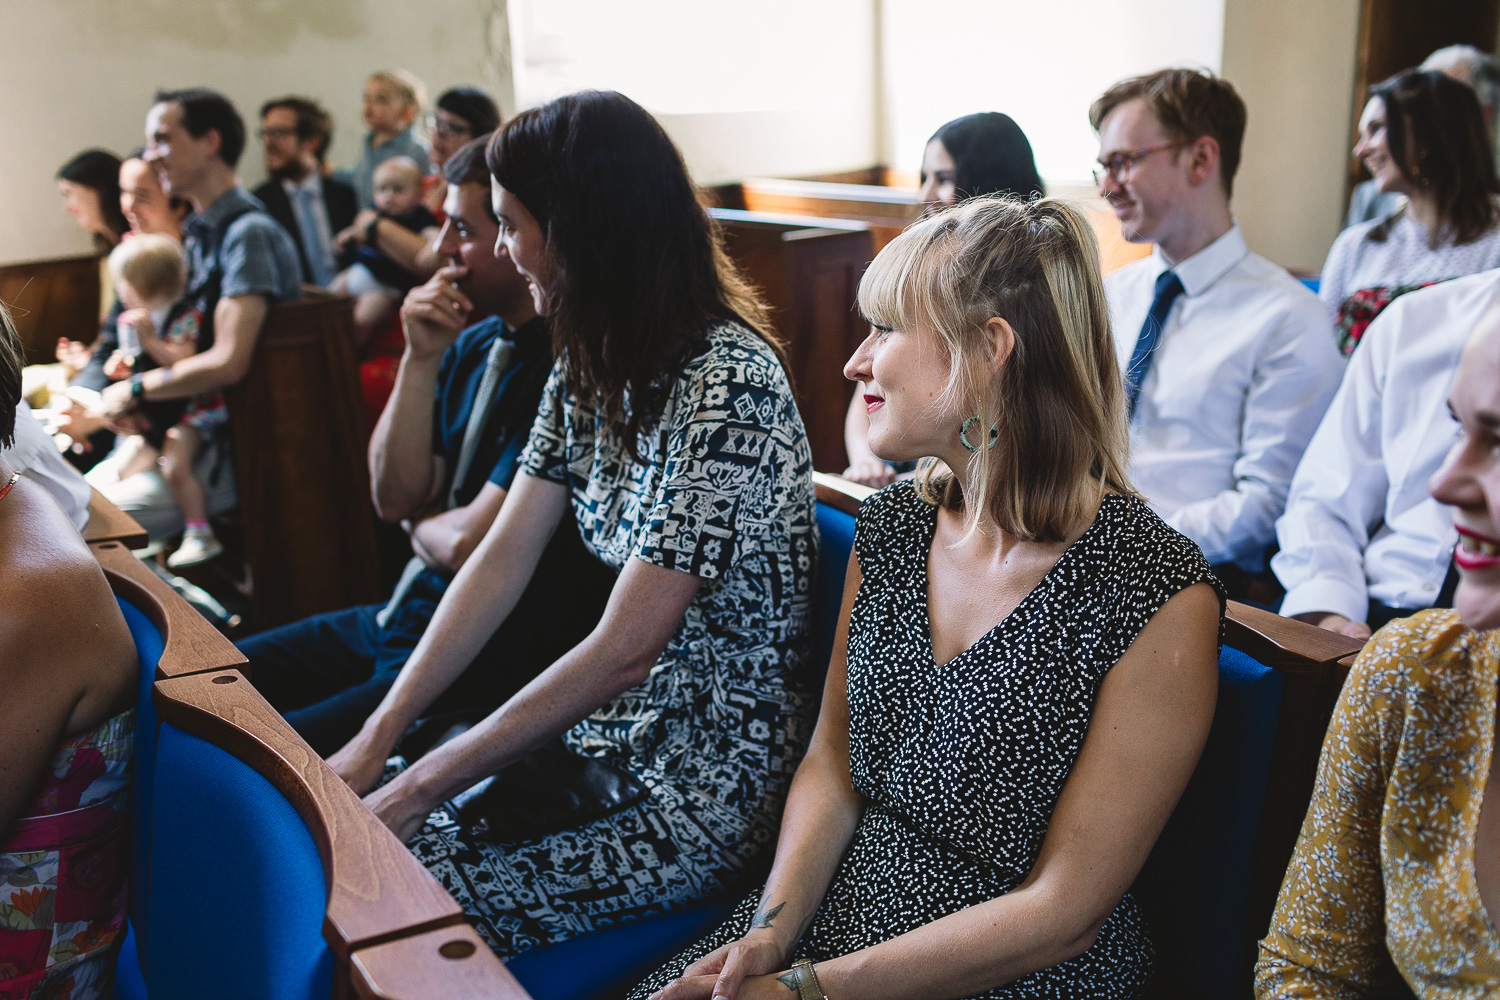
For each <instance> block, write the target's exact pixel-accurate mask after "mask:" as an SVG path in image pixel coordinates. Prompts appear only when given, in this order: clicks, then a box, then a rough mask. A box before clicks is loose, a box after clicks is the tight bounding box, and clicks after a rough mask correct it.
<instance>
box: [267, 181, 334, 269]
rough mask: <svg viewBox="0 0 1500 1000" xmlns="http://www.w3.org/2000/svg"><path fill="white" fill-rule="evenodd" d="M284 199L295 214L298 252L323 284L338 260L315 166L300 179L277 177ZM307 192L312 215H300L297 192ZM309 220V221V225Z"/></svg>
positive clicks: (300, 207) (321, 183) (302, 213)
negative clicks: (306, 216) (301, 253)
mask: <svg viewBox="0 0 1500 1000" xmlns="http://www.w3.org/2000/svg"><path fill="white" fill-rule="evenodd" d="M281 188H282V190H284V191H285V192H286V197H287V200H288V201H290V202H291V203H292V214H293V215H295V216H296V217H297V232H298V237H299V238H300V240H301V242H302V252H303V253H305V254H307V263H308V266H309V268H310V269H311V271H312V277H313V280H314V282H315V283H316V284H319V285H322V286H325V287H326V286H327V285H329V284H330V283H331V282H332V281H333V278H334V276H335V275H336V274H338V262H337V261H336V260H335V258H334V254H333V230H332V229H331V228H330V227H329V224H328V206H327V205H325V204H323V178H322V177H320V176H319V175H318V172H317V171H316V170H309V171H308V172H307V176H306V177H304V178H302V180H300V181H292V180H287V179H285V178H283V179H282V181H281ZM301 191H305V192H307V195H308V198H309V204H308V210H309V211H310V212H311V213H312V218H311V219H307V218H304V215H305V214H306V213H304V212H303V210H302V201H301V198H300V196H299V194H298V192H301ZM309 223H311V225H309Z"/></svg>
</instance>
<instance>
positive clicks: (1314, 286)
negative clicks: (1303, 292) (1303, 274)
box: [1299, 278, 1319, 295]
mask: <svg viewBox="0 0 1500 1000" xmlns="http://www.w3.org/2000/svg"><path fill="white" fill-rule="evenodd" d="M1299 280H1301V282H1302V283H1303V284H1304V285H1306V286H1307V287H1308V288H1309V289H1310V290H1311V291H1312V293H1313V294H1314V295H1317V294H1318V287H1319V280H1318V279H1317V278H1301V279H1299Z"/></svg>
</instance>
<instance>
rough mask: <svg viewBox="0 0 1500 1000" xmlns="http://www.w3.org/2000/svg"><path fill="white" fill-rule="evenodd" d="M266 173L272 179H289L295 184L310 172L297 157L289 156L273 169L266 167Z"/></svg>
mask: <svg viewBox="0 0 1500 1000" xmlns="http://www.w3.org/2000/svg"><path fill="white" fill-rule="evenodd" d="M266 173H267V174H268V175H269V176H270V177H271V179H272V180H276V181H291V182H292V183H293V184H296V183H299V182H301V181H302V180H303V179H305V178H306V177H307V175H308V174H309V173H311V171H310V170H307V169H306V168H305V167H304V166H303V163H302V161H301V160H299V159H297V158H296V157H295V156H291V157H288V158H287V159H286V160H284V161H282V164H281V166H279V167H277V168H276V169H274V170H272V169H271V168H270V167H267V168H266Z"/></svg>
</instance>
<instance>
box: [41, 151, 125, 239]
mask: <svg viewBox="0 0 1500 1000" xmlns="http://www.w3.org/2000/svg"><path fill="white" fill-rule="evenodd" d="M57 190H58V193H60V194H61V195H62V197H63V209H64V210H65V211H66V212H67V213H68V214H69V215H71V216H72V217H73V219H74V221H76V222H77V223H78V224H79V225H80V226H82V227H83V228H84V229H85V230H87V231H88V232H89V233H91V234H92V235H93V237H94V246H95V248H96V249H97V250H98V251H99V252H100V253H108V252H109V251H110V250H112V249H113V248H114V246H115V245H116V244H117V243H119V242H120V237H121V236H123V235H125V231H126V230H127V229H129V228H130V224H129V223H128V222H126V221H125V216H124V214H123V213H122V212H121V211H120V158H119V157H118V156H116V155H115V154H113V153H110V152H106V151H105V150H102V149H89V150H85V151H84V152H82V153H79V154H78V155H77V156H75V157H73V158H72V159H71V160H69V161H68V162H67V163H64V164H63V165H62V169H61V170H59V171H58V172H57Z"/></svg>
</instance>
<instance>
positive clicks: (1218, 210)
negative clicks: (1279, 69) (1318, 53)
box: [1089, 69, 1343, 594]
mask: <svg viewBox="0 0 1500 1000" xmlns="http://www.w3.org/2000/svg"><path fill="white" fill-rule="evenodd" d="M1089 120H1090V122H1091V124H1092V125H1093V126H1094V129H1095V130H1096V131H1097V132H1098V134H1099V164H1100V167H1101V169H1099V170H1096V171H1095V179H1096V180H1097V181H1098V184H1099V193H1100V195H1101V196H1103V197H1104V198H1105V199H1106V200H1108V201H1109V203H1110V207H1111V208H1113V209H1114V212H1115V215H1116V217H1117V218H1118V219H1119V220H1120V229H1121V233H1122V235H1123V236H1124V237H1125V239H1127V240H1129V241H1131V242H1132V243H1155V244H1156V247H1155V249H1154V250H1153V252H1152V253H1151V255H1150V256H1149V257H1146V258H1144V259H1142V260H1139V261H1136V262H1135V263H1133V264H1130V265H1128V266H1127V267H1124V268H1121V269H1120V270H1118V271H1116V272H1114V273H1113V274H1110V275H1109V276H1108V277H1106V278H1105V282H1104V285H1105V292H1106V294H1107V296H1108V299H1109V304H1110V314H1111V320H1112V325H1113V327H1114V334H1115V347H1116V351H1117V352H1118V354H1119V360H1120V367H1121V370H1122V372H1123V373H1124V377H1125V387H1126V401H1127V406H1128V407H1129V409H1130V459H1131V470H1130V471H1131V477H1132V478H1133V479H1134V481H1135V485H1136V487H1137V488H1139V489H1140V490H1141V492H1142V493H1143V494H1144V495H1145V496H1146V498H1147V499H1148V500H1149V501H1150V502H1151V505H1152V506H1153V507H1154V508H1155V509H1156V511H1157V512H1158V513H1160V514H1161V515H1162V516H1163V517H1164V518H1166V520H1167V522H1168V523H1169V524H1171V525H1172V526H1173V527H1174V528H1176V529H1177V530H1178V531H1181V532H1182V533H1183V534H1185V535H1187V536H1188V537H1189V538H1191V539H1192V540H1193V541H1195V542H1197V543H1198V545H1199V546H1200V547H1201V548H1202V549H1203V553H1204V555H1205V556H1206V557H1207V558H1208V561H1209V562H1210V563H1212V564H1214V567H1215V569H1216V571H1218V572H1219V573H1220V575H1221V577H1223V578H1224V580H1225V583H1226V584H1227V585H1228V586H1229V587H1230V590H1231V592H1232V593H1235V594H1243V592H1244V587H1245V586H1246V584H1247V582H1248V578H1249V574H1253V573H1256V572H1260V571H1263V570H1264V569H1265V558H1266V552H1267V550H1268V548H1269V547H1270V545H1271V543H1272V542H1273V541H1274V539H1275V523H1276V518H1277V517H1279V516H1280V515H1281V511H1282V507H1283V505H1284V504H1285V502H1286V496H1287V489H1288V486H1289V484H1290V482H1291V478H1292V473H1293V471H1294V470H1295V469H1296V467H1297V462H1298V460H1299V459H1300V458H1301V456H1302V451H1303V449H1304V448H1305V447H1306V445H1307V442H1308V439H1309V438H1311V437H1312V434H1313V430H1314V429H1315V428H1316V427H1317V425H1318V420H1319V418H1321V417H1322V415H1323V412H1324V410H1325V409H1326V408H1327V406H1328V403H1329V400H1330V399H1332V397H1333V393H1334V391H1335V389H1336V388H1337V387H1338V382H1339V377H1340V375H1341V374H1342V372H1343V362H1342V361H1341V359H1340V357H1339V354H1338V350H1337V348H1336V347H1335V345H1334V337H1333V330H1332V328H1331V327H1330V326H1329V323H1328V316H1327V313H1326V311H1324V310H1323V309H1322V307H1321V305H1320V304H1319V302H1318V299H1317V296H1315V295H1314V294H1313V293H1312V292H1311V291H1309V290H1308V289H1307V288H1306V287H1304V286H1303V285H1302V283H1301V282H1299V281H1297V279H1295V278H1293V277H1292V276H1291V275H1290V274H1288V273H1287V272H1286V271H1285V270H1283V269H1282V268H1280V267H1277V266H1276V265H1275V264H1272V263H1271V262H1270V261H1268V260H1266V259H1265V258H1263V257H1260V256H1258V255H1256V254H1253V253H1251V252H1250V249H1249V248H1248V247H1247V246H1246V245H1245V239H1244V237H1243V236H1242V235H1241V234H1240V228H1239V226H1238V225H1236V224H1235V221H1234V218H1233V216H1232V215H1231V214H1230V210H1229V198H1230V193H1231V190H1232V184H1233V180H1234V173H1235V170H1236V169H1237V168H1238V166H1239V160H1240V147H1241V142H1242V139H1243V137H1244V131H1245V105H1244V102H1243V101H1241V100H1240V97H1239V95H1238V94H1236V93H1235V91H1234V88H1233V87H1232V86H1230V85H1229V83H1228V82H1226V81H1224V80H1221V79H1219V78H1217V77H1215V76H1213V75H1212V74H1209V73H1206V72H1201V71H1197V70H1186V69H1169V70H1161V71H1159V72H1157V73H1152V74H1150V75H1148V76H1143V77H1136V78H1133V79H1129V80H1124V81H1122V82H1120V83H1117V84H1115V85H1114V86H1113V87H1111V88H1110V89H1109V90H1108V91H1106V92H1105V93H1104V95H1103V96H1101V97H1100V98H1099V99H1098V100H1097V101H1095V102H1094V105H1093V107H1091V108H1090V109H1089Z"/></svg>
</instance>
